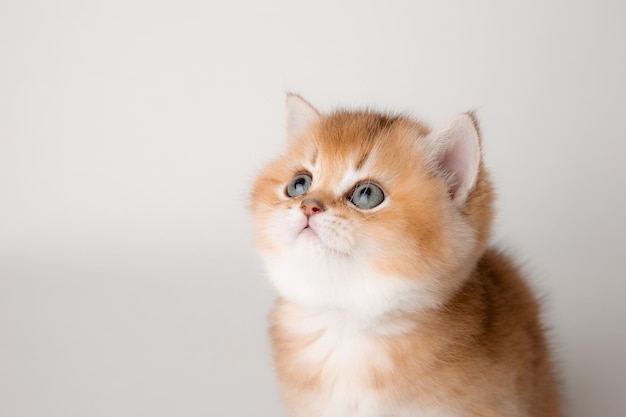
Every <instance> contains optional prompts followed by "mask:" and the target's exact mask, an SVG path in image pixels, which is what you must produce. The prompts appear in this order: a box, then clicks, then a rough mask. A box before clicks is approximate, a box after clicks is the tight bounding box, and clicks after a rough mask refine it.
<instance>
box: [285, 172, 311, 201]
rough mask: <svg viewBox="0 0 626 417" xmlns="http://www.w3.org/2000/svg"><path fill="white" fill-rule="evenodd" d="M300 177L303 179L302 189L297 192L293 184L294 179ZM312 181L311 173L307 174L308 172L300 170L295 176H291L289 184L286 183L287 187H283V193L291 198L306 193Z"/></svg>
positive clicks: (294, 182)
mask: <svg viewBox="0 0 626 417" xmlns="http://www.w3.org/2000/svg"><path fill="white" fill-rule="evenodd" d="M300 179H304V180H305V181H304V184H303V188H304V190H303V191H302V192H301V193H298V192H297V191H295V184H296V181H297V180H300ZM312 182H313V177H312V176H311V174H309V173H308V172H300V173H298V174H296V176H295V177H293V178H292V179H291V181H289V184H287V188H285V194H286V195H287V197H291V198H296V197H300V196H301V195H304V194H306V192H307V191H308V190H309V188H311V183H312Z"/></svg>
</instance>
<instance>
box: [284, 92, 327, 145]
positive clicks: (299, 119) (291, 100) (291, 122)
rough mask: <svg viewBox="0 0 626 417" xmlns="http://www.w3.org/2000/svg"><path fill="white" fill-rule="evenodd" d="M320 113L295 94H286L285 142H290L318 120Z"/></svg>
mask: <svg viewBox="0 0 626 417" xmlns="http://www.w3.org/2000/svg"><path fill="white" fill-rule="evenodd" d="M320 117H321V115H320V113H319V112H318V111H317V110H315V108H314V107H313V106H311V105H310V104H309V103H308V102H307V101H306V100H305V99H303V98H302V97H300V96H299V95H297V94H287V140H288V141H292V140H294V138H296V137H298V136H299V135H300V134H302V133H303V132H305V131H306V130H307V129H309V127H311V125H312V124H313V123H315V122H317V121H318V120H319V119H320Z"/></svg>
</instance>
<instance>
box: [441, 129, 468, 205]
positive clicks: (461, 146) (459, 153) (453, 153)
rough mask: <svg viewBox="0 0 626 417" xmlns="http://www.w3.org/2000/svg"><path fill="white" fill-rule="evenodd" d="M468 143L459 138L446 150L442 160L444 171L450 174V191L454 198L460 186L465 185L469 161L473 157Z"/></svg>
mask: <svg viewBox="0 0 626 417" xmlns="http://www.w3.org/2000/svg"><path fill="white" fill-rule="evenodd" d="M466 148H467V145H466V143H465V141H463V140H457V141H456V142H455V143H454V144H453V145H452V146H451V147H450V148H449V149H447V150H446V152H445V154H444V156H443V159H442V161H441V167H442V168H443V170H444V172H445V173H447V174H448V175H450V179H449V187H450V189H449V193H450V197H451V198H453V199H454V197H455V196H456V193H457V191H458V190H459V187H461V186H462V185H465V182H466V180H467V174H468V173H467V171H468V165H469V164H468V161H469V160H470V158H472V155H471V153H470V152H468V149H466Z"/></svg>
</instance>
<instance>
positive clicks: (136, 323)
mask: <svg viewBox="0 0 626 417" xmlns="http://www.w3.org/2000/svg"><path fill="white" fill-rule="evenodd" d="M625 4H626V3H623V2H621V1H618V0H616V1H608V0H604V1H591V0H588V1H544V0H533V1H519V2H509V1H496V0H493V1H485V0H483V1H473V2H467V1H430V2H420V1H406V2H397V1H396V2H392V1H390V2H384V3H383V2H374V1H352V2H333V1H319V0H318V1H315V2H306V3H298V2H293V1H266V2H255V1H245V2H244V1H242V2H235V1H233V2H226V1H219V2H216V1H196V2H190V1H169V2H168V1H120V0H109V1H102V2H99V1H44V0H39V1H36V0H30V1H29V0H20V1H17V0H3V1H2V2H0V415H1V416H6V417H18V416H28V417H31V416H33V417H34V416H42V417H43V416H45V417H54V416H59V417H70V416H81V417H84V416H90V417H91V416H185V417H187V416H220V417H221V416H225V417H230V416H238V417H239V416H259V417H269V416H283V415H284V414H283V411H282V408H281V406H280V400H279V394H278V390H277V387H276V383H275V377H274V374H273V371H272V369H271V360H270V351H269V346H268V341H267V337H266V330H265V326H266V317H265V316H266V313H267V311H268V309H269V308H270V305H271V301H272V298H273V294H272V291H271V289H270V288H269V284H267V282H266V280H265V278H264V277H263V273H262V270H261V266H260V262H259V259H258V258H257V256H256V254H255V252H254V248H253V237H252V230H251V222H250V218H249V214H248V211H247V204H248V192H249V190H250V185H251V181H252V179H253V178H254V176H255V173H256V172H257V171H258V169H259V168H260V167H261V166H262V165H263V164H264V163H265V162H266V161H267V160H268V159H269V158H270V157H271V156H273V155H275V154H276V152H278V151H279V150H280V149H281V146H282V140H283V138H282V129H283V123H284V119H283V111H284V99H285V98H284V93H285V92H286V91H296V92H299V93H301V94H302V95H304V96H305V97H306V98H307V99H309V101H311V102H312V103H313V104H314V105H316V106H318V107H319V108H320V109H321V110H330V109H332V108H334V107H336V106H348V107H363V106H370V107H376V108H381V109H384V110H397V111H406V112H410V113H411V114H413V115H416V116H419V117H421V118H422V119H423V120H426V121H428V122H430V123H431V124H434V125H437V124H440V123H443V122H444V121H445V120H446V119H447V118H450V117H452V116H454V115H455V114H457V113H460V112H463V111H466V110H469V109H475V110H477V113H478V116H479V118H480V120H481V122H482V128H483V137H484V145H485V155H486V161H487V166H488V167H489V168H490V169H491V171H492V173H493V178H494V181H495V184H496V186H497V189H498V194H499V203H498V209H499V215H498V221H497V228H496V231H495V238H494V241H495V242H496V243H498V244H501V245H503V246H504V247H506V248H507V249H508V250H509V251H510V252H511V253H512V254H514V255H515V256H516V258H517V259H518V260H519V262H520V263H522V264H523V265H524V268H525V270H526V271H527V272H528V273H529V275H530V276H531V278H532V281H533V282H535V283H536V285H537V287H538V288H539V289H540V290H541V293H542V294H543V296H544V304H545V311H546V321H547V323H548V324H549V325H550V327H551V328H552V332H551V336H552V338H553V341H554V344H555V347H556V349H555V352H556V355H557V358H558V362H559V368H560V370H561V377H562V379H563V381H564V393H565V395H566V402H567V407H568V410H569V415H570V416H572V417H577V416H578V417H583V416H619V415H624V413H625V412H626V395H624V388H625V387H626V308H625V307H624V301H623V300H624V292H625V290H626V274H625V268H624V266H623V265H624V258H626V221H624V215H625V214H626V198H625V194H626V193H625V191H626V168H625V164H624V158H625V157H626V134H625V132H626V124H625V120H626V117H625V110H626V105H625V98H626V75H625V74H626V48H625V46H624V42H625V41H626V29H625V27H626V25H625V24H624V16H625V15H626V7H625V6H624V5H625Z"/></svg>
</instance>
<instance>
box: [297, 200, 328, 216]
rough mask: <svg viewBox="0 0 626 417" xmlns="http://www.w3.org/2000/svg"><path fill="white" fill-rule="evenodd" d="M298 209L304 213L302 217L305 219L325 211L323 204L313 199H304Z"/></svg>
mask: <svg viewBox="0 0 626 417" xmlns="http://www.w3.org/2000/svg"><path fill="white" fill-rule="evenodd" d="M300 208H301V209H302V211H303V212H304V215H305V216H307V217H311V216H312V215H314V214H317V213H321V212H322V211H324V210H326V207H324V203H322V202H321V201H320V200H317V199H315V198H305V199H304V200H302V203H301V204H300Z"/></svg>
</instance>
